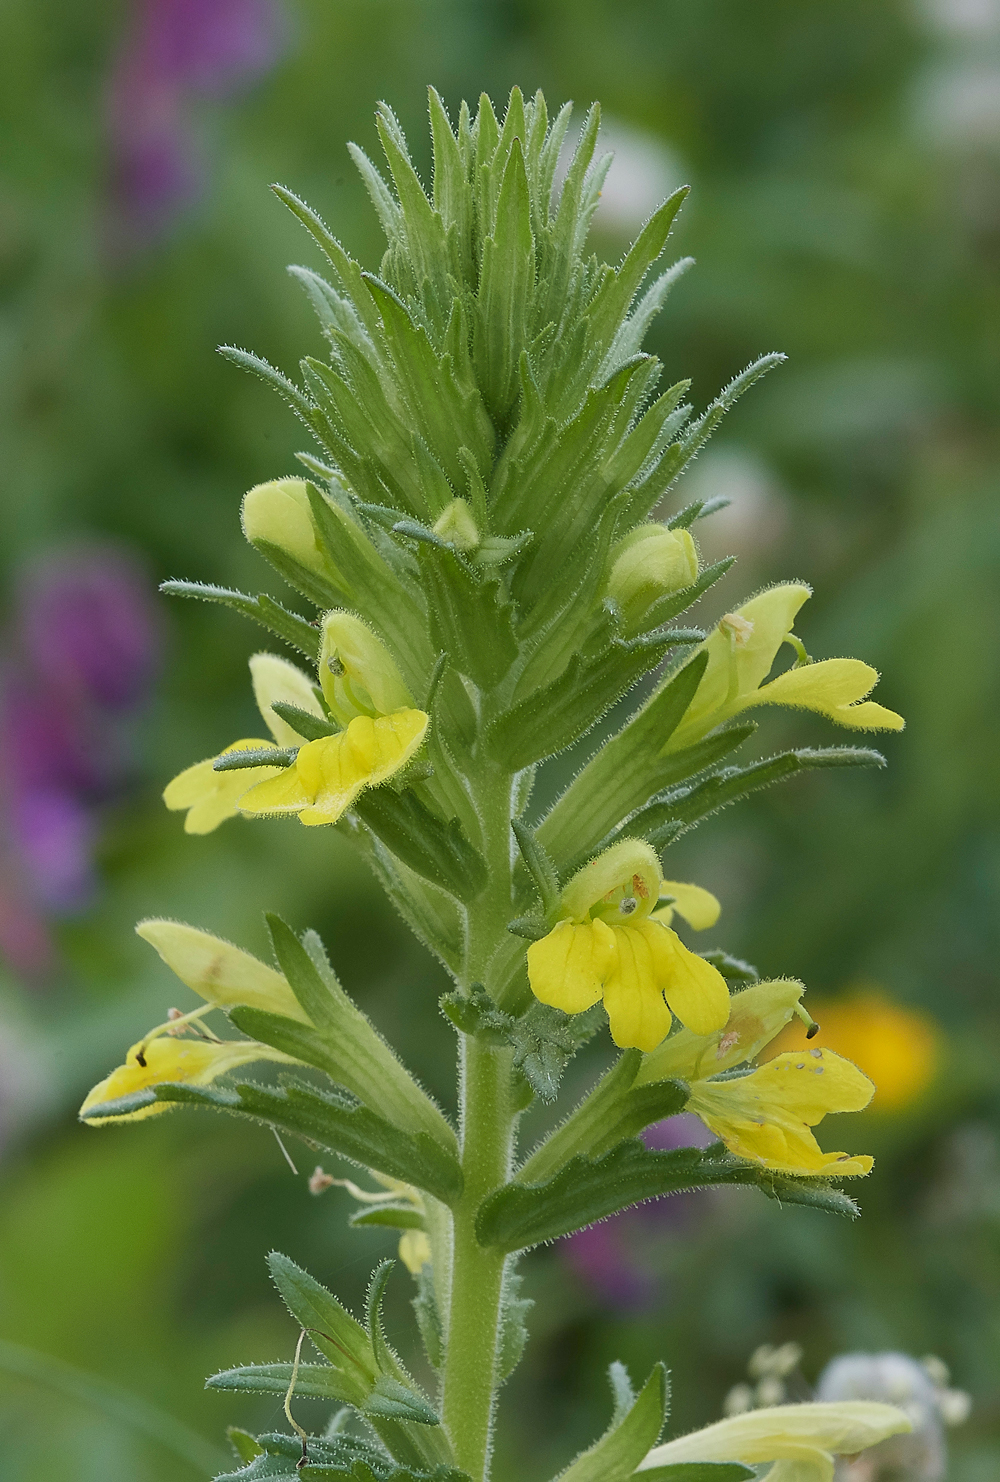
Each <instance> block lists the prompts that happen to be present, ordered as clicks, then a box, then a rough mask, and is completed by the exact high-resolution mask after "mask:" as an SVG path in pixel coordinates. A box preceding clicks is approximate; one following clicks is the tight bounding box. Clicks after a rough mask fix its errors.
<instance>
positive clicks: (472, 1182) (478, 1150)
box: [442, 770, 515, 1482]
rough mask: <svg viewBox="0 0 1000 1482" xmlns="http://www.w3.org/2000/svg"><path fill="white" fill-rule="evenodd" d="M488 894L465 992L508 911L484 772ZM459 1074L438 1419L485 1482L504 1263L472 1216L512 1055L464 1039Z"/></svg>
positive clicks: (504, 1136) (504, 1100)
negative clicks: (481, 1238) (460, 1186)
mask: <svg viewBox="0 0 1000 1482" xmlns="http://www.w3.org/2000/svg"><path fill="white" fill-rule="evenodd" d="M476 783H477V789H476V790H477V793H478V797H479V801H480V809H481V817H482V818H483V825H484V828H483V833H484V845H485V853H486V857H487V860H488V863H489V867H490V871H489V885H488V887H487V889H486V891H485V892H484V894H483V896H482V897H480V899H479V900H477V901H476V902H475V903H474V904H473V906H472V908H471V910H470V912H469V945H468V955H467V961H466V974H465V980H466V984H467V985H470V984H471V983H473V982H477V981H479V982H481V981H483V980H484V979H485V977H486V969H487V964H488V963H489V960H490V958H491V956H492V955H493V953H494V952H495V950H496V947H497V944H498V942H499V941H501V940H502V939H503V934H504V931H505V928H506V923H507V920H508V918H509V915H510V910H511V905H510V901H511V830H510V797H511V779H510V777H509V776H507V775H506V774H500V773H494V772H492V771H488V772H487V771H485V770H484V773H483V775H481V776H479V777H477V778H476ZM460 1054H461V1067H460V1098H459V1099H460V1106H461V1123H462V1172H463V1174H464V1177H465V1187H464V1192H463V1194H462V1198H461V1201H460V1202H459V1204H458V1206H457V1207H456V1208H455V1210H454V1217H453V1225H452V1269H451V1294H450V1300H449V1303H448V1319H447V1334H448V1336H447V1347H446V1351H445V1364H444V1383H443V1393H442V1409H443V1419H444V1424H445V1426H446V1428H447V1431H448V1434H449V1436H450V1438H451V1443H452V1447H453V1449H454V1453H455V1461H456V1463H457V1464H458V1466H460V1467H461V1468H462V1469H463V1471H466V1472H468V1473H469V1475H470V1477H472V1478H473V1482H484V1479H485V1478H486V1476H487V1474H488V1469H489V1460H490V1436H491V1427H492V1420H493V1408H494V1402H495V1397H496V1360H497V1347H498V1338H499V1329H500V1316H501V1297H502V1287H503V1274H504V1259H505V1258H504V1257H503V1255H501V1254H499V1253H498V1252H497V1251H496V1250H495V1249H493V1248H486V1249H484V1248H483V1247H482V1246H481V1245H480V1244H479V1242H478V1240H477V1239H476V1230H475V1219H476V1212H477V1210H478V1209H479V1206H480V1204H481V1203H482V1201H483V1199H484V1198H485V1197H486V1195H487V1194H490V1193H492V1191H493V1190H494V1189H496V1188H498V1187H499V1186H500V1185H501V1184H502V1183H505V1182H506V1180H507V1179H508V1178H509V1177H510V1171H511V1163H512V1157H513V1136H514V1122H515V1114H514V1112H513V1110H512V1108H511V1062H512V1055H513V1052H512V1051H511V1050H508V1049H497V1048H494V1047H489V1046H487V1045H485V1044H483V1043H482V1042H481V1041H479V1040H477V1039H476V1038H475V1037H474V1036H468V1037H466V1038H464V1039H463V1043H462V1047H461V1050H460Z"/></svg>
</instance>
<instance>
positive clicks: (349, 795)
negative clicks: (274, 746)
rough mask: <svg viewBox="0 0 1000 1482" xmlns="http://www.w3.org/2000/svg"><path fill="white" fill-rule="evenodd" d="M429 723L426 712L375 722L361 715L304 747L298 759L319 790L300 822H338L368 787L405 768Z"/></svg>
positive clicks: (404, 712) (310, 784)
mask: <svg viewBox="0 0 1000 1482" xmlns="http://www.w3.org/2000/svg"><path fill="white" fill-rule="evenodd" d="M428 724H429V718H428V717H427V716H426V715H425V714H424V713H423V711H422V710H397V711H395V712H394V713H393V714H392V715H379V716H376V717H375V719H374V720H372V719H370V717H369V716H367V715H359V716H358V717H357V718H356V719H355V720H352V721H351V723H350V725H349V726H348V727H347V730H346V731H343V732H342V733H341V734H340V735H339V736H331V737H329V738H328V739H325V740H323V741H311V742H310V743H309V745H308V746H304V747H303V748H302V751H300V752H299V755H298V759H297V764H298V771H299V776H300V777H301V778H302V780H303V782H304V784H305V787H306V790H307V791H308V792H312V789H313V788H314V787H315V791H314V792H312V799H313V803H312V807H310V808H307V809H305V810H304V812H302V813H300V814H299V819H300V821H301V822H302V823H305V824H320V823H336V821H337V819H338V818H340V816H341V814H343V813H345V812H346V811H347V809H348V808H349V807H350V806H351V804H352V803H353V802H354V799H355V798H356V797H357V796H358V793H360V792H361V791H362V790H363V789H364V788H366V787H377V786H378V785H379V783H380V782H385V781H386V779H387V778H389V777H392V776H393V775H394V773H396V772H398V771H399V770H400V769H401V768H402V767H405V765H406V763H407V762H408V761H409V760H410V758H411V757H412V756H413V755H414V753H415V752H416V751H417V750H418V748H419V747H420V745H421V743H422V742H423V739H424V736H425V735H426V734H427V726H428ZM305 753H308V754H307V755H305Z"/></svg>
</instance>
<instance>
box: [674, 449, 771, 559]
mask: <svg viewBox="0 0 1000 1482" xmlns="http://www.w3.org/2000/svg"><path fill="white" fill-rule="evenodd" d="M681 494H682V496H683V497H682V502H683V503H684V504H690V503H692V501H693V500H695V499H701V500H705V501H708V500H709V499H728V500H729V504H728V505H727V507H726V508H725V509H720V510H719V511H718V512H717V513H716V514H713V515H712V517H711V518H710V519H708V520H705V521H703V522H702V523H701V524H699V526H698V545H699V547H700V549H701V553H702V560H703V562H704V563H705V564H706V565H707V564H708V563H709V562H711V561H716V560H718V559H719V558H720V557H721V556H728V555H731V554H732V552H733V551H734V550H736V549H737V548H738V549H739V551H740V561H741V563H742V564H744V565H746V564H749V563H750V562H753V561H758V560H760V559H762V558H763V557H764V556H766V555H767V554H768V553H769V552H773V551H774V549H775V547H776V546H777V545H778V544H779V543H780V541H781V539H782V537H783V536H784V534H785V530H786V528H787V525H788V505H787V500H786V496H785V494H784V491H783V489H782V487H781V484H780V481H779V479H778V475H777V473H776V472H775V471H774V469H772V468H771V467H770V466H769V465H768V464H767V463H766V462H765V461H764V460H763V459H762V458H760V457H758V456H757V454H756V453H751V452H750V451H749V450H748V449H746V448H741V447H737V446H736V445H735V444H730V445H729V446H726V445H722V446H720V447H718V448H712V449H710V450H706V451H705V452H704V453H702V454H701V456H700V457H699V458H698V460H697V462H695V463H694V464H692V466H691V467H690V468H689V469H688V470H687V472H686V473H685V475H684V480H683V484H682V485H681Z"/></svg>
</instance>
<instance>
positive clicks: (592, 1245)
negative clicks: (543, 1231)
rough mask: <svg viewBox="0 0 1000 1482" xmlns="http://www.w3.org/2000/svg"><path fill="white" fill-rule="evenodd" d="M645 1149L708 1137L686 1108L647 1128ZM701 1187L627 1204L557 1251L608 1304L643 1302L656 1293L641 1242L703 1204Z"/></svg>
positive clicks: (701, 1143)
mask: <svg viewBox="0 0 1000 1482" xmlns="http://www.w3.org/2000/svg"><path fill="white" fill-rule="evenodd" d="M642 1139H643V1142H645V1144H646V1146H647V1147H648V1148H656V1149H661V1150H663V1151H670V1150H672V1149H674V1148H689V1147H694V1148H703V1147H707V1146H708V1144H709V1143H710V1142H711V1141H712V1140H713V1138H712V1134H711V1133H710V1132H709V1131H708V1129H707V1128H706V1127H705V1124H704V1123H703V1122H702V1121H700V1119H699V1118H698V1117H695V1116H691V1115H690V1114H689V1113H687V1112H683V1113H681V1115H680V1116H677V1117H668V1118H666V1120H665V1121H662V1122H656V1123H654V1124H653V1126H651V1127H647V1128H646V1129H645V1131H644V1132H643V1134H642ZM704 1204H705V1191H704V1190H701V1191H698V1192H696V1193H690V1194H674V1195H672V1196H671V1197H670V1198H669V1199H657V1200H655V1201H654V1202H652V1203H649V1204H641V1205H638V1206H637V1207H636V1208H634V1209H627V1210H625V1211H624V1212H623V1213H622V1214H617V1215H614V1216H613V1218H611V1219H609V1220H604V1221H602V1223H601V1224H599V1225H591V1226H589V1228H588V1229H586V1230H578V1231H577V1232H576V1234H575V1235H569V1236H567V1237H566V1239H565V1240H564V1241H563V1242H562V1251H563V1254H564V1256H565V1258H566V1260H567V1262H568V1263H569V1265H570V1267H571V1268H572V1270H573V1271H574V1272H575V1274H576V1275H577V1276H578V1277H580V1279H581V1280H582V1281H583V1282H584V1283H585V1285H586V1286H588V1287H590V1289H591V1290H592V1291H593V1292H594V1294H595V1295H596V1296H597V1297H598V1298H600V1300H601V1301H602V1302H604V1303H606V1304H607V1305H608V1306H609V1307H618V1308H625V1309H628V1308H635V1307H645V1306H647V1305H648V1304H649V1303H650V1301H652V1300H653V1298H654V1297H655V1296H656V1294H657V1288H658V1286H659V1282H658V1280H657V1272H656V1271H655V1270H654V1269H653V1267H652V1265H651V1264H650V1263H648V1262H646V1261H645V1260H644V1259H643V1254H644V1252H643V1246H644V1244H648V1243H649V1236H650V1235H652V1236H653V1239H654V1241H655V1240H656V1238H657V1236H661V1237H662V1236H663V1235H664V1234H666V1233H668V1232H670V1231H671V1230H676V1229H677V1228H679V1227H681V1226H683V1225H686V1224H688V1223H689V1221H690V1220H691V1219H693V1218H696V1217H697V1215H698V1213H699V1212H700V1210H702V1209H703V1208H704Z"/></svg>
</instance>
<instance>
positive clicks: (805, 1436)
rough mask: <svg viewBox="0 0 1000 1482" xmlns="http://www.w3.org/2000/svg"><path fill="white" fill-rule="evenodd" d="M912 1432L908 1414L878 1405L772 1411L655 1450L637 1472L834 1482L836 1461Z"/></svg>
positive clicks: (845, 1402) (819, 1405) (734, 1419)
mask: <svg viewBox="0 0 1000 1482" xmlns="http://www.w3.org/2000/svg"><path fill="white" fill-rule="evenodd" d="M912 1429H913V1422H912V1421H911V1420H910V1418H909V1416H908V1415H906V1414H905V1412H904V1411H902V1410H898V1409H897V1408H896V1406H895V1405H882V1404H879V1403H878V1402H877V1401H875V1400H838V1401H827V1402H823V1401H815V1402H813V1403H811V1404H805V1405H774V1406H772V1407H770V1408H769V1409H765V1410H752V1411H750V1412H749V1414H746V1415H734V1416H731V1417H730V1419H728V1420H720V1421H717V1422H716V1424H715V1425H709V1426H706V1427H705V1429H704V1430H700V1431H694V1432H692V1434H691V1435H688V1436H679V1437H678V1439H677V1440H676V1441H668V1442H667V1443H666V1445H665V1446H657V1447H655V1448H654V1450H652V1451H651V1452H650V1453H649V1455H648V1456H647V1457H646V1459H645V1460H644V1461H642V1462H640V1463H639V1467H638V1472H639V1473H641V1472H643V1471H646V1470H647V1469H649V1468H651V1467H667V1466H677V1465H680V1464H681V1463H684V1462H726V1461H729V1462H743V1463H745V1464H746V1465H747V1466H760V1465H763V1464H766V1463H767V1462H774V1463H775V1465H774V1466H773V1467H772V1468H771V1470H770V1471H769V1472H768V1474H767V1477H768V1482H833V1476H834V1457H835V1456H855V1455H856V1454H857V1453H858V1452H859V1451H866V1450H867V1449H868V1448H869V1447H870V1446H875V1445H877V1444H878V1442H879V1441H884V1440H885V1439H886V1437H887V1436H898V1435H900V1434H902V1433H903V1432H905V1431H911V1430H912Z"/></svg>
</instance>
